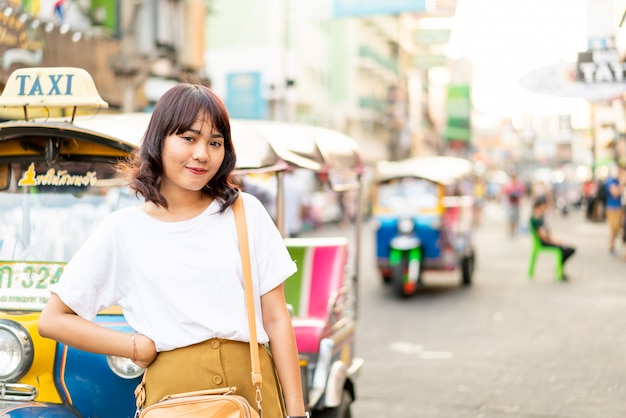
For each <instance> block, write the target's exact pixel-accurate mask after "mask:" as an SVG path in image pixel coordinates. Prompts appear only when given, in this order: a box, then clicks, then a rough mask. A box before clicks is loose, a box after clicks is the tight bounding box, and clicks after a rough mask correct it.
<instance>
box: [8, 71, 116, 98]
mask: <svg viewBox="0 0 626 418" xmlns="http://www.w3.org/2000/svg"><path fill="white" fill-rule="evenodd" d="M0 106H2V107H23V106H44V107H75V106H83V107H102V108H106V107H108V106H109V105H108V103H107V102H105V101H104V100H102V98H101V97H100V94H99V93H98V90H97V89H96V85H95V83H94V81H93V79H92V78H91V75H90V74H89V73H88V72H87V71H85V70H83V69H82V68H75V67H36V68H20V69H17V70H15V71H13V73H11V75H10V76H9V80H8V81H7V83H6V86H5V88H4V91H3V92H2V95H1V96H0Z"/></svg>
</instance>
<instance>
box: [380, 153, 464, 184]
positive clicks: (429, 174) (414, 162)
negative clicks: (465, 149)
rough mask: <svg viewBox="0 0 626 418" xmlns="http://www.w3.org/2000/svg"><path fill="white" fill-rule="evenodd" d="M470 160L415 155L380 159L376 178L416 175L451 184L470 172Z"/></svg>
mask: <svg viewBox="0 0 626 418" xmlns="http://www.w3.org/2000/svg"><path fill="white" fill-rule="evenodd" d="M473 169H474V165H473V164H472V162H471V161H469V160H466V159H464V158H458V157H447V156H430V157H415V158H409V159H406V160H401V161H380V162H379V163H378V164H377V166H376V180H377V181H378V182H384V181H388V180H391V179H394V178H401V177H417V178H422V179H425V180H429V181H432V182H434V183H439V184H443V185H449V184H453V183H455V182H457V181H459V180H460V179H461V178H463V177H465V176H468V175H470V174H472V172H473Z"/></svg>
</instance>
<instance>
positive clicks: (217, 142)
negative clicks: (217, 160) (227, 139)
mask: <svg viewBox="0 0 626 418" xmlns="http://www.w3.org/2000/svg"><path fill="white" fill-rule="evenodd" d="M211 146H212V147H216V148H218V147H221V146H222V143H221V142H220V141H211Z"/></svg>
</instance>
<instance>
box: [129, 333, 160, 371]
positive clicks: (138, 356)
mask: <svg viewBox="0 0 626 418" xmlns="http://www.w3.org/2000/svg"><path fill="white" fill-rule="evenodd" d="M134 344H135V345H134V347H133V349H134V352H133V355H134V358H132V360H133V362H134V363H135V364H136V365H137V366H139V367H142V368H144V369H145V368H147V367H148V366H149V365H150V364H152V362H153V361H154V359H155V358H156V356H157V351H156V346H155V344H154V341H152V340H151V339H150V338H148V337H146V336H145V335H141V334H138V335H135V342H134Z"/></svg>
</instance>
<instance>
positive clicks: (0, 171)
mask: <svg viewBox="0 0 626 418" xmlns="http://www.w3.org/2000/svg"><path fill="white" fill-rule="evenodd" d="M10 185H11V165H10V164H8V163H5V164H0V190H6V189H8V188H9V186H10Z"/></svg>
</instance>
